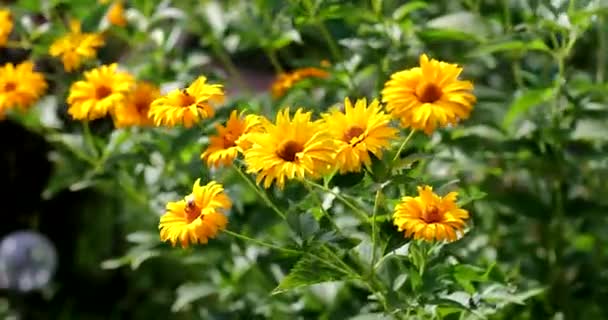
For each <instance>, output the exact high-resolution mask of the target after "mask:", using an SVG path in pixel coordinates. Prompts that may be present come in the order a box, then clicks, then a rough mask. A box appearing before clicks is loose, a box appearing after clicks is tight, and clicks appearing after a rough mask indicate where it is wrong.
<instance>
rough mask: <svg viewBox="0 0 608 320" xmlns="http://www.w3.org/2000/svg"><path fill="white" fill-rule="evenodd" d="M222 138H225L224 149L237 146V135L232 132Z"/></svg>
mask: <svg viewBox="0 0 608 320" xmlns="http://www.w3.org/2000/svg"><path fill="white" fill-rule="evenodd" d="M222 139H223V140H224V149H228V148H232V147H234V146H236V143H235V142H236V137H235V135H233V134H232V133H230V132H229V133H226V134H225V135H224V136H223V137H222Z"/></svg>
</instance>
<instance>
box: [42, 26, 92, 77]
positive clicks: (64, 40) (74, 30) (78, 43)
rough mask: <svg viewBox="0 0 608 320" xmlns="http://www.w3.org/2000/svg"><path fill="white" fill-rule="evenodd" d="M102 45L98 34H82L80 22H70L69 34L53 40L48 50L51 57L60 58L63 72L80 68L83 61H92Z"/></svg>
mask: <svg viewBox="0 0 608 320" xmlns="http://www.w3.org/2000/svg"><path fill="white" fill-rule="evenodd" d="M103 45H104V41H103V37H102V36H101V34H98V33H82V32H81V30H80V22H79V21H77V20H72V21H71V22H70V33H68V34H66V35H65V36H63V37H60V38H59V39H57V40H55V41H54V42H53V44H51V47H50V48H49V53H50V55H51V56H53V57H59V56H60V57H61V61H62V62H63V68H64V69H65V71H68V72H70V71H73V70H76V69H78V68H79V67H80V65H81V63H82V60H83V59H85V60H86V59H92V58H95V56H96V55H97V49H98V47H101V46H103Z"/></svg>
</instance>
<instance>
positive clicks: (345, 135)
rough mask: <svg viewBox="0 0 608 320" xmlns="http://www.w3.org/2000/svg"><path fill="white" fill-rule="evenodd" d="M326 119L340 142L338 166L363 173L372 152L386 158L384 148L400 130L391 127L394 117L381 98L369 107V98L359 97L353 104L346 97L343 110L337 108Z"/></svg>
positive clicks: (347, 170) (324, 116)
mask: <svg viewBox="0 0 608 320" xmlns="http://www.w3.org/2000/svg"><path fill="white" fill-rule="evenodd" d="M323 118H324V119H325V122H326V125H327V128H328V130H329V133H330V134H331V135H332V137H333V138H334V139H335V140H336V143H337V150H338V151H337V154H336V168H338V169H339V170H340V173H346V172H359V171H361V164H365V165H366V166H368V167H369V166H370V165H371V158H370V156H369V153H370V152H371V153H373V154H374V155H375V156H376V157H377V158H382V151H383V149H384V148H387V147H388V146H389V145H390V140H391V139H393V138H395V136H396V135H397V133H398V130H397V129H396V128H392V127H390V126H389V123H390V121H391V116H390V115H388V114H386V113H385V112H384V111H382V106H381V105H380V103H379V102H378V100H374V101H372V102H371V103H370V105H369V106H367V101H366V99H359V100H357V101H356V102H355V105H354V106H353V105H352V103H351V102H350V100H349V99H348V98H346V99H344V111H343V112H342V111H339V110H333V111H332V112H330V113H326V114H324V115H323Z"/></svg>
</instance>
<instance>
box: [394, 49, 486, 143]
mask: <svg viewBox="0 0 608 320" xmlns="http://www.w3.org/2000/svg"><path fill="white" fill-rule="evenodd" d="M461 72H462V68H460V67H458V66H457V65H455V64H451V63H446V62H442V61H437V60H435V59H431V60H429V58H428V57H427V56H426V55H425V54H423V55H421V56H420V67H415V68H412V69H409V70H403V71H399V72H396V73H394V74H393V75H392V76H391V79H390V80H389V81H387V82H386V83H385V84H384V89H383V90H382V101H383V102H384V103H386V109H387V110H388V111H389V112H391V114H393V116H395V117H396V118H399V119H400V120H401V125H402V126H404V127H406V128H407V127H411V128H413V129H416V130H422V131H424V132H425V133H426V134H431V133H433V131H435V129H436V128H437V127H445V126H447V125H448V124H451V125H454V124H456V123H458V121H460V120H462V119H466V118H468V117H469V114H470V112H471V110H472V109H473V104H474V103H475V101H476V98H475V96H474V95H473V93H472V91H473V84H472V83H471V82H470V81H462V80H458V76H459V75H460V73H461Z"/></svg>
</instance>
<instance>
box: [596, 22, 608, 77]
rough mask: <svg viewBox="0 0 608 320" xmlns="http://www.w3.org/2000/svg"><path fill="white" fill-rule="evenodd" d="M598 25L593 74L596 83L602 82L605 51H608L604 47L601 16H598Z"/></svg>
mask: <svg viewBox="0 0 608 320" xmlns="http://www.w3.org/2000/svg"><path fill="white" fill-rule="evenodd" d="M597 18H598V25H599V28H598V30H597V38H598V39H597V40H598V47H599V48H598V50H597V70H596V72H595V81H596V82H597V83H603V82H604V73H605V72H606V50H607V49H608V48H607V46H606V34H607V32H606V27H608V26H604V24H605V21H606V19H605V18H604V16H602V15H598V17H597Z"/></svg>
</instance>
